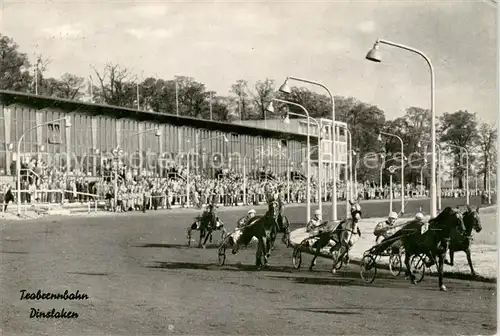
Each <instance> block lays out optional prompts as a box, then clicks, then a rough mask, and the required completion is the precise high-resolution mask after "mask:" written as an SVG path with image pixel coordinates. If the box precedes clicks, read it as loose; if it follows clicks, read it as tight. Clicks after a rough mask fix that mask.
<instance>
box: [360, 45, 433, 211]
mask: <svg viewBox="0 0 500 336" xmlns="http://www.w3.org/2000/svg"><path fill="white" fill-rule="evenodd" d="M379 44H386V45H388V46H392V47H396V48H400V49H403V50H406V51H410V52H412V53H414V54H417V55H420V56H421V57H423V58H424V59H425V61H426V62H427V65H428V66H429V70H430V73H431V88H430V89H431V139H432V160H431V217H436V214H437V209H436V200H437V185H436V111H435V78H434V67H433V66H432V63H431V60H430V59H429V57H427V55H426V54H424V53H423V52H421V51H420V50H417V49H414V48H411V47H408V46H405V45H403V44H398V43H394V42H391V41H387V40H382V39H378V40H377V41H376V42H375V44H374V45H373V48H372V49H371V50H370V51H369V52H368V54H366V59H367V60H369V61H373V62H380V61H381V55H380V51H379Z"/></svg>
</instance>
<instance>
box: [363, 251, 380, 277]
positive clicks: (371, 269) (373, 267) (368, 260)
mask: <svg viewBox="0 0 500 336" xmlns="http://www.w3.org/2000/svg"><path fill="white" fill-rule="evenodd" d="M360 266H361V272H360V273H361V279H363V281H364V282H365V283H372V282H373V281H374V280H375V277H376V276H377V263H376V262H375V258H374V257H373V256H372V255H371V254H367V255H365V256H364V257H363V259H361V265H360Z"/></svg>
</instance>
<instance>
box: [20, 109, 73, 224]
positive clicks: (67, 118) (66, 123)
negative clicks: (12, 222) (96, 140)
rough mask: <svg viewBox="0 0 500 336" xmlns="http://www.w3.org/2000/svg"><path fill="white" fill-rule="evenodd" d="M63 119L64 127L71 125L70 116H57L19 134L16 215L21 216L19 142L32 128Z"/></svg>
mask: <svg viewBox="0 0 500 336" xmlns="http://www.w3.org/2000/svg"><path fill="white" fill-rule="evenodd" d="M63 120H64V123H65V126H66V127H71V119H70V117H63V118H59V119H54V120H51V121H47V122H44V123H41V124H39V125H36V126H33V127H31V128H28V129H27V130H26V131H24V132H23V134H21V137H20V138H19V140H18V141H17V158H16V170H17V215H18V216H21V143H22V141H23V139H24V136H25V135H26V134H27V133H28V132H29V131H32V130H34V129H37V128H39V127H42V126H45V125H48V124H52V123H55V122H58V121H63Z"/></svg>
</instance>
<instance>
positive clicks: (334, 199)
mask: <svg viewBox="0 0 500 336" xmlns="http://www.w3.org/2000/svg"><path fill="white" fill-rule="evenodd" d="M289 79H291V80H296V81H299V82H303V83H308V84H312V85H316V86H320V87H322V88H323V89H325V90H326V91H327V92H328V95H329V96H330V100H331V103H332V220H337V181H336V179H337V167H336V166H335V164H336V163H335V162H336V144H335V142H336V133H337V132H336V130H335V129H336V127H335V98H334V97H333V95H332V92H331V91H330V89H328V87H327V86H326V85H324V84H321V83H319V82H315V81H312V80H308V79H304V78H299V77H292V76H288V77H287V78H286V80H285V82H284V83H283V85H281V86H280V88H279V90H280V91H281V92H283V93H291V92H292V90H291V89H290V87H289V86H288V80H289Z"/></svg>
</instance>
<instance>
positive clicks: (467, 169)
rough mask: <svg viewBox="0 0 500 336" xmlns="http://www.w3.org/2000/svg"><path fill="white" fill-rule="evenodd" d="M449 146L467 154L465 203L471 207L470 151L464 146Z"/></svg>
mask: <svg viewBox="0 0 500 336" xmlns="http://www.w3.org/2000/svg"><path fill="white" fill-rule="evenodd" d="M448 146H450V147H455V148H459V149H460V150H463V151H464V152H465V155H466V157H465V160H466V161H465V165H466V167H465V182H466V183H465V193H466V195H465V202H466V203H467V205H469V151H468V150H467V149H466V148H465V147H462V146H457V145H452V144H448ZM451 178H452V179H453V168H452V171H451Z"/></svg>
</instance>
